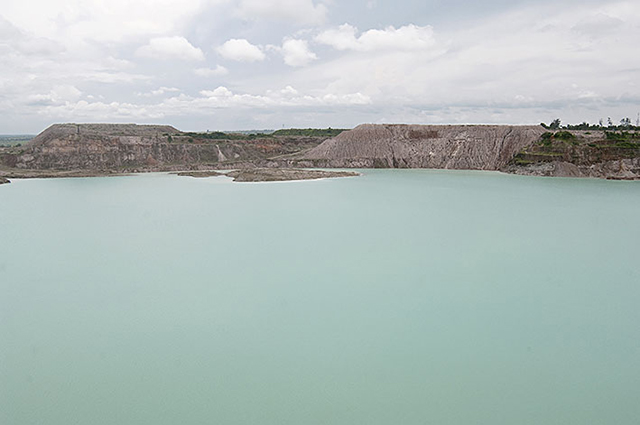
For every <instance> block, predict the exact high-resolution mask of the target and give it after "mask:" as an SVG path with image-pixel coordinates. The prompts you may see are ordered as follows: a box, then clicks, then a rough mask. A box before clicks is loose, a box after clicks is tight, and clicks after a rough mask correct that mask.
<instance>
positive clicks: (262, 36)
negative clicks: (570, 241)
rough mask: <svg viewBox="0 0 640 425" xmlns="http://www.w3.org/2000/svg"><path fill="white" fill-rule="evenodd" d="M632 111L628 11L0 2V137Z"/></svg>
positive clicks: (633, 30) (562, 4)
mask: <svg viewBox="0 0 640 425" xmlns="http://www.w3.org/2000/svg"><path fill="white" fill-rule="evenodd" d="M639 113H640V2H639V1H637V0H633V1H606V0H603V1H590V0H581V1H574V0H555V1H553V0H538V1H526V0H514V1H507V0H476V1H475V2H469V1H462V0H448V1H447V0H415V1H414V0H349V1H347V0H29V1H24V0H23V1H19V0H0V134H20V133H30V134H35V133H38V132H40V131H41V130H43V129H44V128H46V127H47V126H49V125H51V124H53V123H58V122H78V123H82V122H114V123H116V122H122V123H141V124H142V123H158V124H171V125H173V126H175V127H176V128H178V129H180V130H185V131H205V130H222V131H229V130H250V129H278V128H283V127H286V128H294V127H298V128H300V127H302V128H307V127H333V128H351V127H355V126H356V125H358V124H361V123H415V124H455V123H487V124H489V123H497V124H538V123H540V122H547V123H548V122H550V121H552V120H553V119H555V118H560V119H561V120H562V121H563V122H564V123H580V122H583V121H587V122H590V123H597V122H598V120H600V119H603V120H604V122H605V123H606V121H607V118H608V117H611V119H612V121H613V122H615V123H617V122H619V121H620V119H622V118H625V117H629V118H631V120H632V121H633V122H634V123H635V122H636V120H637V119H638V117H639V116H638V114H639Z"/></svg>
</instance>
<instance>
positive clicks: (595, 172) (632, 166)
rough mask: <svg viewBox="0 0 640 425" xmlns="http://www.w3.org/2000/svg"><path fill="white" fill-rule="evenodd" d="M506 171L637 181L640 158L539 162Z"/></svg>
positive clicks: (639, 175)
mask: <svg viewBox="0 0 640 425" xmlns="http://www.w3.org/2000/svg"><path fill="white" fill-rule="evenodd" d="M504 171H506V172H508V173H512V174H521V175H526V176H545V177H591V178H597V179H611V180H637V179H640V158H625V159H618V160H614V161H604V162H598V163H595V164H591V165H575V164H572V163H569V162H564V161H552V162H538V163H534V164H528V165H523V166H509V167H507V168H505V170H504Z"/></svg>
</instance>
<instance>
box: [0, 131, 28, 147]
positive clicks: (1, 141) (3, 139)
mask: <svg viewBox="0 0 640 425" xmlns="http://www.w3.org/2000/svg"><path fill="white" fill-rule="evenodd" d="M34 137H35V136H33V135H31V134H18V135H15V134H7V135H0V148H10V147H14V146H15V147H19V146H22V145H23V144H25V143H27V142H28V141H29V140H31V139H33V138H34Z"/></svg>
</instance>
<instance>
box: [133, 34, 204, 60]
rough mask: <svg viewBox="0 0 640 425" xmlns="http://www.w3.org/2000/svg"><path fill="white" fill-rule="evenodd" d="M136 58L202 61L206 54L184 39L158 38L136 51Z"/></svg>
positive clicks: (175, 37) (176, 37)
mask: <svg viewBox="0 0 640 425" xmlns="http://www.w3.org/2000/svg"><path fill="white" fill-rule="evenodd" d="M136 56H139V57H143V58H152V59H162V60H170V59H178V60H187V61H202V60H204V53H202V50H200V49H199V48H197V47H194V46H192V45H191V43H189V41H187V39H186V38H184V37H178V36H174V37H157V38H152V39H151V40H149V44H147V45H145V46H142V47H140V48H139V49H138V50H136Z"/></svg>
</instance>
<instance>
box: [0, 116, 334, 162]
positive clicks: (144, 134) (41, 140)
mask: <svg viewBox="0 0 640 425" xmlns="http://www.w3.org/2000/svg"><path fill="white" fill-rule="evenodd" d="M225 137H226V138H225ZM324 139H325V138H318V137H273V136H266V135H265V136H264V137H255V136H254V137H249V136H247V137H246V138H245V137H244V136H241V135H225V134H223V133H216V134H208V133H202V134H198V133H183V132H181V131H178V130H176V129H175V128H174V127H171V126H167V125H135V124H56V125H53V126H51V127H49V128H47V129H46V130H44V131H43V132H42V133H40V134H39V135H38V136H37V137H35V138H34V139H33V140H32V141H31V142H29V143H28V144H27V145H26V146H23V147H22V148H20V149H14V150H12V151H11V152H9V153H5V154H3V155H2V158H0V162H2V163H4V164H5V166H8V167H11V168H13V169H21V170H98V171H105V170H108V171H114V172H125V171H136V170H140V169H145V170H162V169H175V168H181V167H198V166H216V167H223V168H224V167H233V166H236V165H238V164H242V163H247V162H248V163H259V162H260V161H262V160H264V159H266V158H269V157H272V156H278V155H287V154H291V153H296V152H300V151H302V150H306V149H310V148H312V147H315V146H317V145H318V144H319V143H321V142H322V141H323V140H324Z"/></svg>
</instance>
